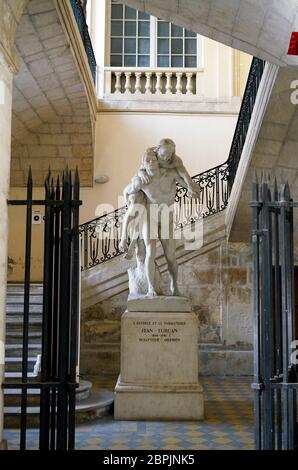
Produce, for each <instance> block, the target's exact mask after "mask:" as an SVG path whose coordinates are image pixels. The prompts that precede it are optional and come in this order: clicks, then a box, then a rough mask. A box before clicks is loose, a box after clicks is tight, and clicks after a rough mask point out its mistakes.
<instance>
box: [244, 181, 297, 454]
mask: <svg viewBox="0 0 298 470" xmlns="http://www.w3.org/2000/svg"><path fill="white" fill-rule="evenodd" d="M252 199H253V201H252V203H251V206H252V208H253V237H252V241H253V295H254V299H253V311H254V384H253V385H252V387H253V389H254V413H255V447H256V449H264V450H271V449H285V450H293V449H297V446H298V435H297V402H296V400H297V396H296V394H297V388H298V383H297V382H298V374H297V372H298V367H297V354H296V352H295V349H296V343H295V301H294V244H293V234H294V225H293V220H294V219H293V209H294V207H297V206H298V203H295V202H293V201H292V199H291V195H290V189H289V185H288V184H287V183H286V184H283V185H281V187H280V188H279V190H278V187H277V183H276V181H275V182H274V187H273V188H272V189H271V188H270V184H269V181H268V176H267V174H266V173H265V172H263V175H262V181H261V183H260V184H258V181H257V175H256V174H255V176H254V179H253V184H252ZM297 294H298V293H297Z"/></svg>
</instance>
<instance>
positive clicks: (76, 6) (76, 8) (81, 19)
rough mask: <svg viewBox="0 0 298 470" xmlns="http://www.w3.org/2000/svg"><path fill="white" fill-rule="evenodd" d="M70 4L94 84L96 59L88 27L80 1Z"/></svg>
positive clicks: (72, 0) (73, 1)
mask: <svg viewBox="0 0 298 470" xmlns="http://www.w3.org/2000/svg"><path fill="white" fill-rule="evenodd" d="M70 3H71V6H72V9H73V13H74V16H75V19H76V22H77V25H78V28H79V31H80V35H81V38H82V41H83V44H84V48H85V51H86V55H87V59H88V62H89V67H90V70H91V75H92V78H93V81H94V83H96V59H95V55H94V51H93V47H92V43H91V39H90V35H89V31H88V25H87V23H86V17H85V12H84V9H83V6H82V3H81V0H70Z"/></svg>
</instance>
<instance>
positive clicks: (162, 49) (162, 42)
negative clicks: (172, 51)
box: [157, 39, 170, 54]
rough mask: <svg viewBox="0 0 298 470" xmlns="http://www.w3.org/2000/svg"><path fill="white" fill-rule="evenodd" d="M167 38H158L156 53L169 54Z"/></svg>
mask: <svg viewBox="0 0 298 470" xmlns="http://www.w3.org/2000/svg"><path fill="white" fill-rule="evenodd" d="M169 42H170V41H169V39H159V40H158V44H157V53H158V54H169Z"/></svg>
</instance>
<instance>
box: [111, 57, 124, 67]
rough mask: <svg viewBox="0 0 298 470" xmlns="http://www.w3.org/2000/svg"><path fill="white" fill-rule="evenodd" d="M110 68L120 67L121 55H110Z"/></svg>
mask: <svg viewBox="0 0 298 470" xmlns="http://www.w3.org/2000/svg"><path fill="white" fill-rule="evenodd" d="M111 67H122V56H121V55H111Z"/></svg>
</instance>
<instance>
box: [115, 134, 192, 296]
mask: <svg viewBox="0 0 298 470" xmlns="http://www.w3.org/2000/svg"><path fill="white" fill-rule="evenodd" d="M177 182H178V183H179V184H181V185H182V186H184V187H185V188H186V189H187V191H188V196H189V197H194V198H195V197H198V192H197V191H198V190H197V186H196V184H195V183H193V181H192V179H191V177H190V175H189V174H188V172H187V170H186V169H185V167H184V165H183V162H182V160H181V159H180V158H179V157H178V156H177V155H176V148H175V143H174V142H173V141H172V140H171V139H163V140H162V141H161V142H160V144H159V146H158V147H152V148H149V149H147V150H146V152H145V154H144V156H143V158H142V165H141V168H140V170H139V172H138V173H137V175H136V176H134V178H132V180H131V182H130V184H129V185H128V186H127V187H126V188H125V190H124V197H125V200H126V204H127V206H128V210H127V213H126V215H125V219H124V223H123V228H122V236H121V242H120V248H121V249H122V250H123V251H124V252H125V255H124V256H125V257H126V258H128V259H130V258H132V256H133V254H134V253H135V254H136V260H137V266H136V267H135V268H132V269H130V270H129V289H130V296H132V297H142V296H147V297H155V296H157V295H162V294H163V293H162V290H161V286H160V284H161V283H160V281H161V276H160V273H159V270H158V266H157V264H156V259H155V258H156V245H157V241H160V242H161V245H162V248H163V252H164V256H165V258H166V261H167V264H168V269H169V277H170V292H171V294H172V295H173V296H179V295H180V293H179V290H178V284H177V279H178V264H177V260H176V242H175V238H174V203H175V196H176V183H177ZM165 214H166V216H165Z"/></svg>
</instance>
